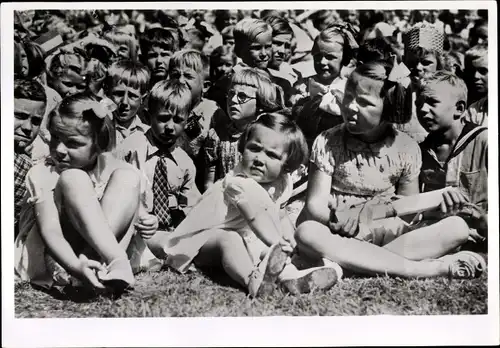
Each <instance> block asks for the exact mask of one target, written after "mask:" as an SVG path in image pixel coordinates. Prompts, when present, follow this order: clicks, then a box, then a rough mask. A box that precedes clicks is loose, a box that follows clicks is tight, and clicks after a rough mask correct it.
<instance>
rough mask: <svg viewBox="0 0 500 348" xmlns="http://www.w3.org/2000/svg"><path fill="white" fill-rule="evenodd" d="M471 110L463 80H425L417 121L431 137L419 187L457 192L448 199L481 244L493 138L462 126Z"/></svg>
mask: <svg viewBox="0 0 500 348" xmlns="http://www.w3.org/2000/svg"><path fill="white" fill-rule="evenodd" d="M466 105H467V87H466V85H465V83H464V81H463V80H462V79H460V78H459V77H457V76H455V75H454V74H452V73H449V72H445V71H438V72H436V73H435V74H434V75H433V76H431V77H429V78H427V79H424V81H423V85H422V86H421V87H420V90H419V92H418V98H417V115H418V118H419V121H420V123H421V124H422V125H423V126H424V128H425V129H426V130H427V131H428V132H429V135H428V136H427V138H426V139H425V140H424V141H423V142H422V143H421V144H420V147H421V149H422V170H421V174H420V182H421V185H422V191H424V192H426V191H432V190H437V189H442V188H444V187H452V188H454V189H453V190H451V191H450V194H449V198H448V199H449V200H450V202H451V203H452V204H453V206H454V208H455V210H456V211H457V210H458V214H459V215H460V216H462V217H464V218H465V219H466V221H467V222H468V223H469V226H470V227H471V228H472V229H474V231H471V236H470V239H471V241H473V242H475V243H477V244H481V243H480V242H482V241H484V240H485V239H486V234H487V226H485V225H484V222H487V213H488V132H487V129H486V127H482V126H478V125H476V124H473V123H471V122H468V121H463V116H464V115H465V113H466ZM464 205H465V206H464ZM476 207H478V208H479V209H480V210H479V211H477V210H476V209H475V208H476ZM464 208H465V209H464ZM481 222H483V224H482V225H481ZM476 232H478V233H476ZM483 246H485V245H484V244H483Z"/></svg>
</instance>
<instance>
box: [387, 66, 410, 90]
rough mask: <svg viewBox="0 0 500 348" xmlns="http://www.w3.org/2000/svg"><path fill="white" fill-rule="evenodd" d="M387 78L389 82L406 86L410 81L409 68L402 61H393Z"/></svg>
mask: <svg viewBox="0 0 500 348" xmlns="http://www.w3.org/2000/svg"><path fill="white" fill-rule="evenodd" d="M387 79H388V80H389V81H391V82H394V83H398V84H400V85H402V86H403V87H404V88H407V87H408V86H409V84H410V83H411V79H410V70H409V69H408V68H407V67H406V65H405V64H404V63H397V62H395V63H394V67H393V68H392V70H391V72H390V73H389V77H388V78H387Z"/></svg>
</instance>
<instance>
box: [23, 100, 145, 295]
mask: <svg viewBox="0 0 500 348" xmlns="http://www.w3.org/2000/svg"><path fill="white" fill-rule="evenodd" d="M110 114H111V111H110V110H109V109H107V107H106V106H105V105H103V104H102V103H100V102H99V101H98V99H97V98H96V97H95V96H94V95H93V94H91V93H83V94H82V93H77V94H74V95H72V96H69V97H66V98H65V99H63V101H62V102H61V103H60V104H59V106H58V107H57V108H56V109H55V110H54V111H53V112H52V113H51V115H50V119H49V123H48V128H49V130H50V134H51V142H50V158H49V159H48V160H47V161H46V162H45V163H39V164H37V165H36V166H34V167H33V168H32V169H31V170H30V171H29V172H28V175H27V178H26V185H27V189H28V193H29V199H28V201H27V204H26V205H25V206H24V207H23V212H22V213H21V216H22V218H21V220H20V221H21V223H20V233H19V236H18V238H17V239H16V249H15V257H16V263H15V270H16V272H17V274H18V275H19V276H20V277H21V279H23V280H31V281H32V282H34V283H37V284H39V285H43V286H49V287H50V286H52V285H67V284H68V283H69V282H70V281H71V278H69V277H68V273H69V274H70V275H72V276H74V277H76V278H77V279H79V280H81V281H84V282H86V283H89V284H90V285H91V286H92V287H95V288H104V287H105V286H106V285H109V286H111V287H112V288H114V289H115V290H118V291H121V290H123V289H124V288H126V287H128V286H131V285H133V284H134V276H133V274H132V269H131V266H130V263H129V260H128V258H127V254H126V252H125V250H126V248H127V246H128V244H129V242H130V239H131V237H132V235H133V233H134V222H135V218H136V216H137V211H138V204H139V195H140V189H141V184H140V176H139V173H138V172H137V170H136V169H135V168H133V167H132V166H131V165H129V164H127V163H124V162H122V161H118V160H116V159H114V158H113V156H112V155H111V153H109V152H106V151H108V150H110V144H111V143H112V141H111V139H112V138H113V124H112V121H111V118H110ZM117 202H120V204H119V205H118V206H117V204H116V203H117ZM101 262H102V263H101ZM61 266H62V267H61Z"/></svg>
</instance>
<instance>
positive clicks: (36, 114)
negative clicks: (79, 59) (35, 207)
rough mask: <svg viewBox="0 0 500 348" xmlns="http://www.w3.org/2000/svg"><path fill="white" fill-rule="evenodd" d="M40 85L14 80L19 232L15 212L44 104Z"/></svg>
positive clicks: (25, 189)
mask: <svg viewBox="0 0 500 348" xmlns="http://www.w3.org/2000/svg"><path fill="white" fill-rule="evenodd" d="M46 104H47V101H46V95H45V89H44V88H43V86H42V85H41V84H40V83H38V82H36V81H35V80H22V79H16V80H15V81H14V231H15V233H14V234H15V236H16V237H17V234H18V232H19V229H18V228H19V214H20V212H21V208H22V205H23V201H24V198H25V197H24V196H25V194H26V191H27V188H26V184H25V182H26V174H27V173H28V171H29V170H30V169H31V167H32V159H31V154H30V153H26V147H28V146H29V145H30V144H31V143H32V142H33V141H34V140H35V138H36V136H37V134H38V130H39V128H40V124H41V123H42V118H43V115H44V113H45V108H46Z"/></svg>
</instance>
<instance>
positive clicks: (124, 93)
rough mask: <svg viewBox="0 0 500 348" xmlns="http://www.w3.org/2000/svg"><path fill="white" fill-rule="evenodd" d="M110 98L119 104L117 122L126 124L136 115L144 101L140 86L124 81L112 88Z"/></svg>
mask: <svg viewBox="0 0 500 348" xmlns="http://www.w3.org/2000/svg"><path fill="white" fill-rule="evenodd" d="M110 98H111V100H113V102H114V103H115V104H116V105H117V106H118V108H117V111H116V116H115V119H116V122H117V123H118V124H126V123H128V122H129V121H131V120H132V119H133V118H134V117H135V116H136V115H137V111H138V110H139V107H140V106H141V103H142V94H141V90H140V88H134V87H132V86H127V85H126V84H124V83H123V82H121V83H119V84H118V85H116V86H113V88H111V92H110Z"/></svg>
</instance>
